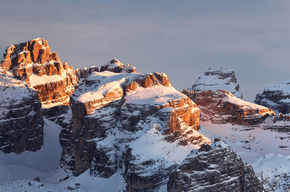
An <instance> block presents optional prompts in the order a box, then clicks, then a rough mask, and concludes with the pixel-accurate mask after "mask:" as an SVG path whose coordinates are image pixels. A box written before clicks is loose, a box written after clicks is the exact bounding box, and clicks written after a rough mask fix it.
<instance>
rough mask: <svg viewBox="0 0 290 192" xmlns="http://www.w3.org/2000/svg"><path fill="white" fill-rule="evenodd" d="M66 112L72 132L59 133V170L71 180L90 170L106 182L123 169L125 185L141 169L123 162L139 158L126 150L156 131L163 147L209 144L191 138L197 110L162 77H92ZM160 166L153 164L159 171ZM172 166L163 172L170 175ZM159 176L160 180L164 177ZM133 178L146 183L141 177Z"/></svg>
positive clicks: (197, 137) (96, 74)
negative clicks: (64, 170)
mask: <svg viewBox="0 0 290 192" xmlns="http://www.w3.org/2000/svg"><path fill="white" fill-rule="evenodd" d="M129 72H130V71H129ZM71 107H72V126H71V127H68V128H66V129H63V130H62V132H61V135H60V143H61V145H62V148H63V154H62V160H61V161H62V165H63V166H64V167H66V168H67V169H69V170H71V171H72V172H73V174H74V175H79V174H81V173H83V172H84V171H86V170H87V169H90V173H91V175H92V176H100V177H105V178H108V177H110V176H111V175H113V174H114V173H115V172H116V170H117V169H118V166H124V167H123V168H122V169H125V170H127V171H126V174H125V175H126V176H125V179H128V180H130V178H131V177H133V176H132V174H133V172H134V170H136V169H141V167H142V166H143V164H142V163H141V164H140V162H139V161H138V162H136V161H134V162H133V161H131V160H128V159H127V158H126V157H127V156H130V157H133V159H136V158H137V157H140V155H141V154H139V155H138V153H139V152H138V151H136V150H134V147H132V146H131V144H132V142H134V141H135V140H136V139H138V138H139V137H140V135H139V134H140V133H144V132H146V131H148V129H149V130H152V129H154V130H155V129H156V130H157V131H158V132H159V133H160V136H161V138H160V139H163V140H164V142H166V143H174V144H176V143H177V144H179V145H187V144H189V143H192V144H196V145H199V144H201V143H210V140H208V139H206V138H205V137H203V136H202V135H200V134H199V133H197V132H196V130H197V129H198V128H199V114H200V110H199V109H197V107H196V104H195V103H194V102H192V101H191V99H190V98H188V97H186V96H185V95H183V94H181V93H179V92H178V91H177V90H175V89H174V88H173V87H172V86H171V84H170V81H169V78H168V76H167V75H166V74H164V73H157V72H155V73H149V74H138V73H125V72H124V71H123V72H121V73H115V72H110V71H103V72H93V73H92V74H91V75H89V77H87V78H86V79H85V81H84V83H83V84H82V85H81V86H79V87H78V88H77V90H76V91H75V92H74V94H73V95H72V96H71ZM124 133H126V134H124ZM116 135H118V137H117V136H116ZM112 141H113V142H112ZM125 145H126V146H127V147H126V150H125V149H124V146H125ZM172 145H173V144H172ZM129 151H131V152H132V153H129ZM126 154H127V155H126ZM118 159H119V160H118ZM159 160H160V159H159V158H158V161H157V159H154V158H153V160H152V161H153V162H155V164H157V165H158V164H159V163H160V162H159ZM120 161H122V162H124V163H120ZM125 162H127V163H125ZM173 164H174V163H173ZM173 164H171V165H170V166H165V169H168V170H170V169H171V166H172V165H173ZM160 165H161V164H160ZM140 166H141V167H140ZM133 167H134V168H133ZM138 167H139V168H138ZM142 172H144V170H143V171H142ZM134 174H137V173H136V172H135V173H134ZM162 175H163V176H162V179H161V180H164V179H165V178H166V177H167V176H168V173H167V176H166V174H162ZM147 176H148V177H147ZM147 176H146V178H147V179H148V178H151V180H152V179H153V180H154V182H153V181H152V182H153V183H154V186H155V185H156V184H157V183H158V179H157V180H156V179H154V178H155V177H156V175H154V174H151V176H150V174H149V175H147ZM138 178H139V179H141V180H144V179H145V178H144V177H143V176H142V175H139V177H138ZM145 180H146V179H145ZM156 182H157V183H156ZM137 183H138V182H137ZM131 184H132V185H131ZM131 184H129V185H128V189H129V188H130V189H131V188H132V190H133V188H136V187H137V186H135V185H136V183H135V181H134V182H133V183H131ZM139 187H142V186H139ZM147 187H148V186H147ZM145 188H146V187H145ZM145 188H144V189H145ZM146 189H147V188H146ZM129 191H130V190H129Z"/></svg>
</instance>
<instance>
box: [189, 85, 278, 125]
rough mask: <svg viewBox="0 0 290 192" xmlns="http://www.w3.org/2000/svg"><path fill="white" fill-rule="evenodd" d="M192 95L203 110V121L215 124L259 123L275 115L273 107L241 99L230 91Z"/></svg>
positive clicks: (203, 92)
mask: <svg viewBox="0 0 290 192" xmlns="http://www.w3.org/2000/svg"><path fill="white" fill-rule="evenodd" d="M191 97H192V98H193V100H194V102H195V103H196V104H197V107H198V108H199V109H200V110H201V121H211V122H212V123H214V124H224V123H232V124H238V125H245V126H248V125H257V124H260V123H262V122H263V121H264V120H265V119H266V118H267V117H269V116H273V115H275V113H274V112H273V111H272V110H271V109H269V108H266V107H263V106H261V105H257V104H253V103H250V102H246V101H244V100H241V99H239V98H237V97H235V96H234V95H233V94H232V93H230V92H228V91H222V90H217V91H216V92H213V91H211V90H204V91H201V92H200V93H195V94H193V95H191Z"/></svg>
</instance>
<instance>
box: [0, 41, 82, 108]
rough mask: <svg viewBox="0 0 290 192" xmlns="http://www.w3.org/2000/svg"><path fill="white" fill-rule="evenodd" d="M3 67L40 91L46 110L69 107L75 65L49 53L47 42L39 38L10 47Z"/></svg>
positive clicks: (40, 98) (2, 64)
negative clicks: (58, 106)
mask: <svg viewBox="0 0 290 192" xmlns="http://www.w3.org/2000/svg"><path fill="white" fill-rule="evenodd" d="M0 67H2V68H3V69H5V70H6V71H11V72H12V73H13V76H14V77H15V78H17V79H19V80H23V81H25V82H27V83H28V85H29V86H30V87H32V88H33V89H34V90H35V91H37V93H38V96H39V100H40V101H41V103H42V107H43V108H50V107H54V106H57V105H66V106H69V97H70V95H71V94H72V93H73V92H74V90H75V88H74V86H75V85H76V84H77V77H76V76H75V75H74V73H75V72H74V70H73V68H72V66H68V65H67V63H65V62H64V63H61V61H60V59H59V57H58V55H57V53H56V52H51V51H50V46H49V45H48V42H47V41H46V40H44V39H41V38H37V39H32V40H30V41H28V42H24V43H20V44H13V45H10V46H9V47H8V48H7V49H6V50H5V53H4V59H3V60H2V61H1V64H0Z"/></svg>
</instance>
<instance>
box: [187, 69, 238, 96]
mask: <svg viewBox="0 0 290 192" xmlns="http://www.w3.org/2000/svg"><path fill="white" fill-rule="evenodd" d="M239 87H240V86H239V84H238V83H237V79H236V76H235V72H234V70H232V69H225V68H220V69H219V70H212V69H208V70H207V71H206V72H204V74H203V75H201V76H200V77H199V78H198V79H197V80H196V82H195V83H194V84H193V85H192V89H188V90H187V92H190V91H193V92H196V93H199V92H201V91H203V90H208V89H209V90H212V91H214V92H215V91H217V90H218V89H220V90H227V91H229V92H231V93H232V94H234V96H236V97H238V98H240V99H242V98H243V95H242V93H240V92H239Z"/></svg>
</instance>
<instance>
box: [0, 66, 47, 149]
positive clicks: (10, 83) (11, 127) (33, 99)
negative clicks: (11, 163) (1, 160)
mask: <svg viewBox="0 0 290 192" xmlns="http://www.w3.org/2000/svg"><path fill="white" fill-rule="evenodd" d="M0 92H1V94H0V150H1V151H2V152H4V153H11V152H14V153H16V154H19V153H21V152H23V151H25V150H28V151H36V150H39V149H40V148H41V146H42V145H43V124H44V122H43V118H42V113H41V111H40V110H41V103H40V101H39V99H38V95H37V93H36V92H35V91H34V90H33V89H31V88H29V87H26V86H25V84H23V83H22V82H21V81H19V80H17V79H15V78H13V77H12V74H10V73H9V72H8V73H7V72H6V71H5V70H3V69H0Z"/></svg>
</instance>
